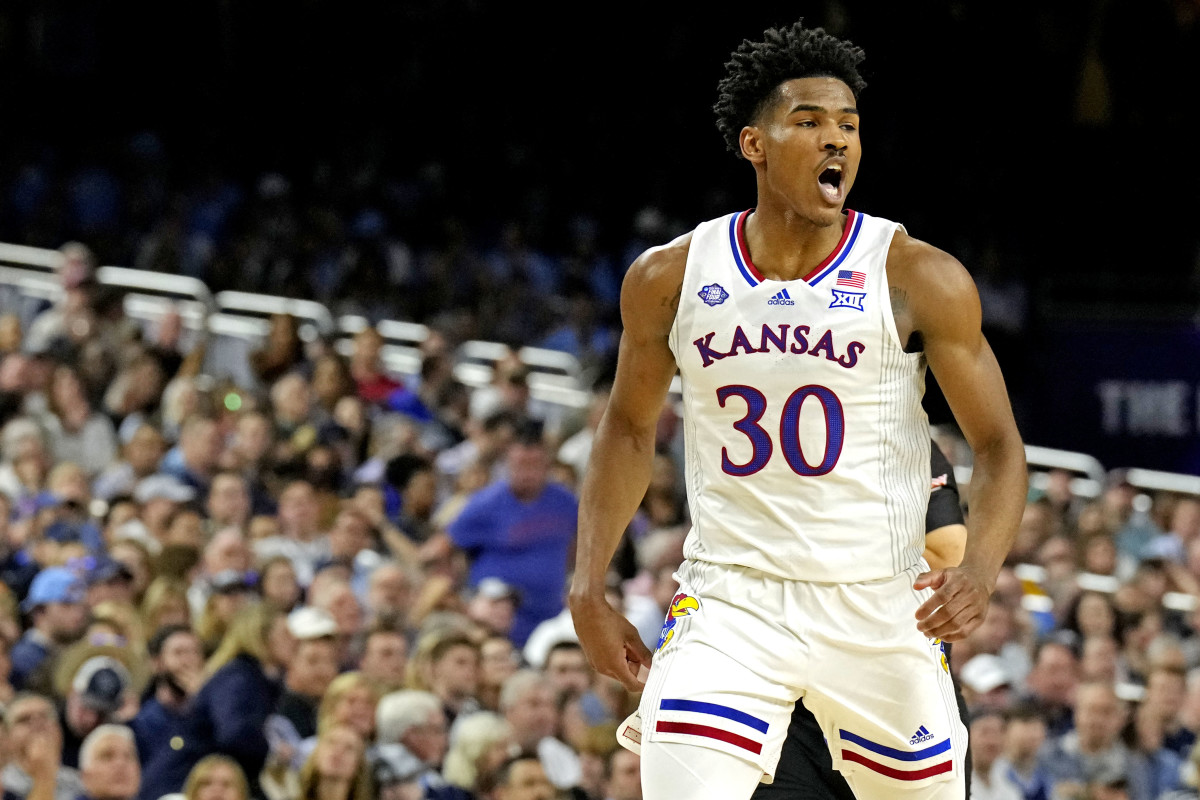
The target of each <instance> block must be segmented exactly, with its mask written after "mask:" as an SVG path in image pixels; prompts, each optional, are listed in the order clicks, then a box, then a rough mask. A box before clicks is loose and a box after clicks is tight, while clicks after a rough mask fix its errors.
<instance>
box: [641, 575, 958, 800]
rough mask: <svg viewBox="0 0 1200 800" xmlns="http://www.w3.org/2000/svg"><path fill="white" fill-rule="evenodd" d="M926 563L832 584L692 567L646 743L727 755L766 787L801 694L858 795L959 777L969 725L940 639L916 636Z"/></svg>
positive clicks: (646, 715)
mask: <svg viewBox="0 0 1200 800" xmlns="http://www.w3.org/2000/svg"><path fill="white" fill-rule="evenodd" d="M923 569H924V565H923V564H919V565H915V566H914V567H912V568H911V569H910V570H908V571H907V572H905V573H902V574H900V575H897V576H895V577H893V578H888V579H885V580H880V581H872V582H868V583H857V584H829V583H810V582H799V581H789V580H782V579H779V578H776V577H773V576H770V575H766V574H764V573H761V572H757V571H754V570H750V569H746V568H742V567H731V566H728V565H722V564H709V563H703V562H697V561H685V562H684V563H683V564H682V565H681V566H680V568H679V570H678V571H677V572H676V575H675V577H676V579H677V580H678V581H679V583H680V587H679V591H678V593H677V594H676V596H675V598H674V600H673V602H672V607H671V609H670V611H669V612H668V614H667V618H666V621H665V623H664V624H663V629H662V636H661V638H660V640H659V645H658V649H657V652H656V653H655V656H654V664H653V667H652V669H651V670H650V676H649V679H648V681H647V683H646V688H645V690H644V691H643V693H642V699H641V704H640V707H639V712H640V715H641V719H642V730H641V734H642V739H641V744H642V747H651V746H653V743H654V742H679V743H685V744H690V745H695V746H696V748H697V753H698V755H697V757H698V758H703V753H704V752H705V751H707V750H720V751H723V752H726V753H730V754H732V755H735V756H737V757H739V758H742V759H745V760H747V761H750V762H751V763H753V764H755V765H757V767H758V768H759V769H761V770H762V773H763V778H762V780H763V781H764V782H766V783H770V782H771V781H772V780H773V775H774V772H775V765H776V763H777V762H778V760H779V752H780V749H781V748H782V746H783V740H784V738H785V736H786V734H787V728H788V723H789V721H790V718H791V714H792V708H793V706H794V704H795V702H796V700H797V699H798V698H799V697H801V696H803V697H804V698H805V704H806V705H807V706H808V708H809V709H811V710H812V712H813V714H814V715H815V716H816V718H817V721H818V722H819V723H820V725H821V728H822V730H823V731H824V733H825V739H826V742H827V743H828V745H829V751H830V754H831V755H832V756H833V765H834V767H835V768H836V769H838V770H840V771H841V772H842V773H843V774H844V775H845V776H846V778H847V780H848V781H849V782H850V784H851V786H852V787H853V788H854V789H855V790H856V791H857V792H859V794H860V796H889V795H896V794H907V791H906V790H908V789H917V788H919V787H925V786H931V785H932V784H937V783H943V782H951V781H957V782H962V781H963V780H964V772H963V770H964V765H963V757H964V754H965V753H966V748H967V731H966V728H965V727H964V726H963V724H962V721H961V720H960V718H959V713H958V705H957V703H956V702H955V698H954V688H953V684H952V683H951V679H950V674H949V669H948V666H947V663H946V660H945V656H944V653H943V649H942V643H941V642H940V641H939V640H936V639H929V638H927V637H926V636H924V635H923V634H922V633H920V632H919V631H918V630H917V621H916V617H915V614H916V610H917V608H918V607H919V606H920V605H921V604H922V603H923V602H924V601H925V600H926V599H927V598H928V597H929V595H930V594H932V592H931V591H930V590H923V591H919V592H918V591H916V590H914V589H913V582H914V581H915V579H916V577H917V575H919V574H920V573H921V572H922V571H923ZM940 788H946V789H950V788H951V787H940ZM934 794H937V795H940V794H941V792H936V793H934ZM917 795H920V796H932V795H930V793H928V792H919V793H917ZM947 796H950V795H949V794H947ZM958 796H959V797H961V790H960V791H959V794H958Z"/></svg>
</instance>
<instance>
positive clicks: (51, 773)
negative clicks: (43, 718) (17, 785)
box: [25, 725, 63, 781]
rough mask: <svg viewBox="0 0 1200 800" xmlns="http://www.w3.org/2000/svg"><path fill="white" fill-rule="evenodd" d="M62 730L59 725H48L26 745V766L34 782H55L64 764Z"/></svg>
mask: <svg viewBox="0 0 1200 800" xmlns="http://www.w3.org/2000/svg"><path fill="white" fill-rule="evenodd" d="M62 748H63V741H62V730H61V729H60V728H59V727H58V726H57V725H46V726H44V729H43V730H42V731H41V732H40V733H39V734H38V735H37V736H33V737H31V738H30V739H29V743H28V744H26V745H25V764H26V765H27V766H28V769H29V777H31V778H33V779H34V780H44V781H54V780H56V778H57V776H58V768H59V766H60V765H61V764H62Z"/></svg>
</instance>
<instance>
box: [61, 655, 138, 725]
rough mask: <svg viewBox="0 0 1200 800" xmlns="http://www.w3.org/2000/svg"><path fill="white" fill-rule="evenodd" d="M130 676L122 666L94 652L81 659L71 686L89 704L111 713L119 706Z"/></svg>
mask: <svg viewBox="0 0 1200 800" xmlns="http://www.w3.org/2000/svg"><path fill="white" fill-rule="evenodd" d="M130 683H131V679H130V677H129V671H128V670H127V669H125V666H124V665H123V664H121V662H120V661H117V660H116V659H115V658H112V657H110V656H94V657H93V658H89V659H88V660H87V661H85V662H83V665H82V666H81V667H80V668H79V670H78V671H77V672H76V673H75V677H74V679H73V680H72V681H71V689H73V690H74V691H75V692H76V693H77V694H78V695H79V700H80V702H82V703H83V704H84V705H85V706H87V707H88V708H91V709H94V710H96V711H99V712H100V713H102V714H111V713H113V712H114V711H116V710H117V709H118V708H120V707H121V704H122V703H123V702H124V699H125V691H126V690H127V689H128V688H129V685H130Z"/></svg>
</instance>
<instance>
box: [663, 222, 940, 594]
mask: <svg viewBox="0 0 1200 800" xmlns="http://www.w3.org/2000/svg"><path fill="white" fill-rule="evenodd" d="M750 213H751V212H749V211H744V212H741V213H738V214H731V215H729V216H726V217H723V218H721V219H717V220H711V221H709V222H705V223H702V224H701V225H700V226H699V227H697V228H696V230H695V232H694V233H693V234H692V241H691V248H690V250H689V252H688V259H687V266H686V269H685V273H684V280H683V289H682V294H681V297H680V301H679V310H678V312H677V314H676V317H675V323H674V325H673V327H672V329H671V336H670V346H671V350H672V351H673V352H674V354H675V359H676V362H677V363H678V365H679V371H680V376H681V379H682V385H683V409H684V411H683V413H684V422H685V426H686V427H685V444H686V454H687V455H686V472H687V475H686V478H687V490H688V501H689V504H690V506H691V513H692V529H691V532H690V533H689V534H688V537H687V541H686V543H685V545H684V554H685V555H686V556H687V557H688V558H690V559H695V560H700V561H710V562H717V563H726V564H739V565H743V566H747V567H751V568H753V569H757V570H760V571H762V572H766V573H769V574H772V575H776V576H779V577H782V578H788V579H794V580H805V581H818V582H833V583H853V582H859V581H870V580H876V579H880V578H889V577H892V576H894V575H897V574H899V573H901V572H903V571H904V570H905V569H907V568H908V567H910V566H912V565H913V564H915V563H917V561H918V560H919V559H920V557H921V554H922V552H923V550H924V541H925V536H924V534H925V510H926V506H927V505H928V502H929V485H930V484H929V458H930V455H929V453H930V449H929V448H930V438H929V422H928V419H927V417H926V415H925V412H924V410H923V409H922V407H921V396H922V394H923V393H924V391H925V360H924V356H923V354H920V353H915V354H909V353H905V352H904V350H903V347H902V345H901V343H900V341H899V335H898V333H897V331H896V324H895V320H894V319H893V318H892V310H891V302H890V300H889V296H888V282H887V273H886V270H885V263H886V260H887V253H888V247H889V245H890V243H891V240H892V236H893V234H894V233H895V231H896V230H897V229H898V228H901V226H900V225H898V224H897V223H894V222H890V221H887V220H884V219H879V218H875V217H869V216H867V215H865V214H861V213H857V212H854V211H850V212H848V217H847V221H846V227H845V232H844V233H843V235H842V240H841V242H840V243H839V244H838V246H837V248H836V249H835V250H834V252H833V253H832V254H830V256H829V257H828V258H826V259H825V261H823V262H822V263H821V265H820V266H818V267H817V268H816V269H814V270H813V271H812V272H811V273H810V274H809V275H807V276H805V277H804V278H803V279H798V280H794V281H774V280H768V279H766V278H764V277H763V276H762V274H761V273H759V271H758V270H757V269H756V268H755V266H754V264H753V263H752V262H751V260H750V255H749V250H748V248H747V246H746V240H745V235H744V231H745V224H746V219H747V218H748V217H749V216H750Z"/></svg>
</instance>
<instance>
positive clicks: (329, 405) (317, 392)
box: [312, 352, 355, 428]
mask: <svg viewBox="0 0 1200 800" xmlns="http://www.w3.org/2000/svg"><path fill="white" fill-rule="evenodd" d="M354 391H355V385H354V378H353V377H351V373H350V365H349V363H348V362H347V361H346V359H344V358H342V357H341V356H340V355H338V354H337V353H334V352H328V353H325V354H324V355H322V356H321V357H320V358H318V359H316V361H314V362H313V374H312V399H313V406H314V410H315V412H316V416H317V419H316V422H317V423H318V428H323V427H324V425H325V423H326V422H329V421H332V420H333V414H334V409H336V408H337V404H338V401H339V400H341V399H342V398H343V397H349V396H351V395H353V394H354Z"/></svg>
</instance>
